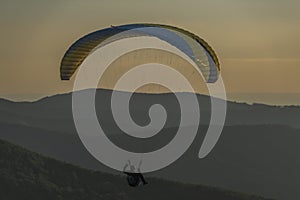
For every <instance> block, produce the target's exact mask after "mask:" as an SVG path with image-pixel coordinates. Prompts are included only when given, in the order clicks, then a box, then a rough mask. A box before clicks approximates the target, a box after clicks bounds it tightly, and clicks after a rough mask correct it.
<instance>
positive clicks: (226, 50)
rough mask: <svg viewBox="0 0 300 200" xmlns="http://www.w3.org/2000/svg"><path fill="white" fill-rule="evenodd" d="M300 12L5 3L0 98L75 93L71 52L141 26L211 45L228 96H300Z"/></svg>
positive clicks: (266, 3)
mask: <svg viewBox="0 0 300 200" xmlns="http://www.w3.org/2000/svg"><path fill="white" fill-rule="evenodd" d="M299 8H300V1H299V0H252V1H249V0H207V1H201V0H187V1H183V0H160V1H155V0H151V1H150V0H149V1H145V0H115V1H114V0H97V1H96V0H94V1H89V0H85V1H83V0H82V1H76V0H65V1H62V0H51V1H48V0H47V1H46V0H44V1H43V0H35V1H34V0H26V1H23V0H19V1H16V0H7V1H3V0H1V1H0V30H1V31H0V40H1V45H0V97H5V98H11V99H15V100H20V99H24V100H30V99H34V98H39V97H41V96H45V95H51V94H55V93H64V92H69V91H71V89H72V84H73V83H72V82H62V81H60V77H59V66H60V61H61V58H62V56H63V54H64V52H65V51H66V50H67V48H68V47H69V46H70V45H71V44H72V43H73V42H74V41H75V40H76V39H78V38H79V37H81V36H82V35H85V34H86V33H89V32H92V31H94V30H97V29H101V28H105V27H108V26H110V25H111V24H113V25H119V24H127V23H138V22H149V23H165V24H170V25H174V26H178V27H182V28H184V29H187V30H189V31H191V32H193V33H195V34H197V35H199V36H200V37H202V38H204V39H205V40H207V41H208V42H209V44H210V45H211V46H212V47H213V48H214V49H215V51H216V52H217V54H218V56H219V59H220V61H221V70H222V77H223V79H224V82H225V86H226V89H227V92H228V93H293V94H295V93H300V77H299V76H300V37H299V36H300V12H299ZM293 98H295V97H293ZM249 101H251V99H249ZM291 101H293V102H295V101H296V102H297V100H295V99H291ZM287 102H288V101H287ZM299 104H300V99H299Z"/></svg>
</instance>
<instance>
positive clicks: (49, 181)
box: [0, 140, 264, 200]
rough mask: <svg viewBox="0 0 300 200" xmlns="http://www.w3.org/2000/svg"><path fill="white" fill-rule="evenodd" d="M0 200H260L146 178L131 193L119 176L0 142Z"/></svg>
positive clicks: (223, 191)
mask: <svg viewBox="0 0 300 200" xmlns="http://www.w3.org/2000/svg"><path fill="white" fill-rule="evenodd" d="M0 180H1V182H0V199H5V200H21V199H31V200H35V199H45V200H48V199H49V200H54V199H60V200H67V199H70V200H76V199H78V200H85V199H87V200H92V199H103V200H106V199H107V200H112V199H118V200H122V199H124V200H125V199H128V200H129V199H130V200H135V199H145V200H147V199H149V200H150V199H151V200H152V199H157V200H159V199H184V198H187V199H203V200H211V199H218V200H264V198H261V197H257V196H251V195H245V194H241V193H236V192H230V191H226V190H222V189H218V188H212V187H206V186H196V185H191V184H180V183H176V182H170V181H164V180H159V179H154V178H150V179H149V182H150V184H148V185H147V186H141V187H139V188H135V189H132V188H130V187H129V186H127V184H126V182H125V178H124V177H122V176H116V175H110V174H106V173H101V172H97V171H89V170H85V169H82V168H79V167H76V166H73V165H70V164H66V163H62V162H59V161H57V160H54V159H50V158H46V157H43V156H41V155H39V154H37V153H33V152H30V151H27V150H25V149H23V148H21V147H18V146H15V145H12V144H10V143H7V142H4V141H2V140H0Z"/></svg>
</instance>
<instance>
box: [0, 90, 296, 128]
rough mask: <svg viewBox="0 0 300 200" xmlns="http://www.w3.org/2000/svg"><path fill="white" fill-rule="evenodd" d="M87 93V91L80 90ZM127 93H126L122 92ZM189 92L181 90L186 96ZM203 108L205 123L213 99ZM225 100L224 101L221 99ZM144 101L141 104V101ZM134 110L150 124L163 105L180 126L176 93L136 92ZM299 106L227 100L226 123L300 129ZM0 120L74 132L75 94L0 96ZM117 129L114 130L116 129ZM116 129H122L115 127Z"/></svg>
mask: <svg viewBox="0 0 300 200" xmlns="http://www.w3.org/2000/svg"><path fill="white" fill-rule="evenodd" d="M80 92H84V91H80ZM111 93H112V91H111V90H104V89H99V90H97V94H96V102H97V104H96V110H97V114H99V113H100V114H101V115H102V116H105V117H104V118H103V117H102V120H103V123H104V124H114V120H113V118H112V115H111V113H110V110H109V109H108V108H109V107H110V96H111ZM120 94H121V95H128V93H127V92H120ZM186 94H188V93H179V95H186ZM197 97H198V100H199V104H200V111H201V113H200V114H201V121H200V123H201V124H203V125H206V124H208V123H209V121H210V114H211V113H210V112H211V110H210V98H209V97H208V96H205V95H197ZM220 101H222V100H220ZM141 102H142V103H141ZM131 103H132V105H133V106H131V111H132V113H133V117H134V116H135V117H134V120H135V121H136V122H137V123H138V122H140V124H147V123H148V122H149V121H148V120H149V119H148V109H149V106H150V105H152V104H154V103H159V104H162V105H163V106H164V107H165V108H166V110H167V112H168V114H169V115H168V116H169V118H168V120H169V121H168V122H167V124H166V127H177V126H178V124H179V117H178V116H179V115H180V110H179V106H178V102H177V100H176V97H175V95H174V94H170V93H167V94H142V93H134V94H133V97H132V100H131ZM299 116H300V107H297V106H287V107H282V106H268V105H263V104H253V105H249V104H246V103H235V102H227V118H226V122H225V125H227V126H231V125H262V124H277V125H286V126H290V127H293V128H297V129H300V123H299V121H298V118H299ZM0 122H5V123H10V124H23V125H28V126H32V127H39V128H43V129H47V130H54V131H60V132H62V131H63V132H68V133H71V134H73V133H74V132H75V128H74V123H73V118H72V95H71V93H68V94H60V95H55V96H51V97H47V98H43V99H41V100H38V101H36V102H11V101H8V100H4V99H0ZM114 131H115V130H114ZM116 132H120V131H118V130H117V129H116Z"/></svg>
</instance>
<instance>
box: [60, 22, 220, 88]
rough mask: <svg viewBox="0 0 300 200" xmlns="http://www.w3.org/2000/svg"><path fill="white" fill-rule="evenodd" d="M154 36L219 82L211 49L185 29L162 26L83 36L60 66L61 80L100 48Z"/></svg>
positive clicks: (116, 29) (115, 29) (210, 79)
mask: <svg viewBox="0 0 300 200" xmlns="http://www.w3.org/2000/svg"><path fill="white" fill-rule="evenodd" d="M139 36H150V37H157V38H159V39H161V40H163V41H165V42H168V43H169V44H171V45H173V46H175V47H176V48H178V49H179V50H181V51H182V52H184V53H185V54H186V55H188V56H189V57H190V58H191V59H192V60H193V61H194V62H195V63H196V64H197V66H198V67H199V69H200V70H201V72H202V74H203V77H204V78H205V80H206V82H208V83H213V82H215V81H216V80H217V79H218V74H219V71H220V64H219V61H218V58H217V55H216V54H215V52H214V50H213V49H212V48H211V47H210V46H209V45H208V43H207V42H205V41H204V40H203V39H201V38H200V37H198V36H196V35H194V34H193V33H190V32H188V31H186V30H183V29H180V28H177V27H174V26H169V25H161V24H128V25H122V26H117V27H115V26H111V27H110V28H106V29H101V30H98V31H95V32H93V33H90V34H88V35H85V36H84V37H82V38H80V39H79V40H77V41H76V42H75V43H74V44H72V45H71V47H70V48H69V49H68V50H67V52H66V53H65V55H64V57H63V59H62V61H61V66H60V76H61V79H62V80H69V79H70V78H71V77H72V75H73V74H74V73H75V71H76V69H77V68H78V67H79V66H80V65H81V63H82V62H83V61H84V59H85V58H86V57H87V56H88V55H89V54H90V53H91V52H93V50H94V49H96V48H99V46H100V47H101V45H105V44H108V43H109V42H113V41H116V40H118V39H122V38H126V37H139Z"/></svg>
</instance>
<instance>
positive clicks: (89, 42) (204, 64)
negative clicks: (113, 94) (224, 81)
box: [60, 24, 223, 187]
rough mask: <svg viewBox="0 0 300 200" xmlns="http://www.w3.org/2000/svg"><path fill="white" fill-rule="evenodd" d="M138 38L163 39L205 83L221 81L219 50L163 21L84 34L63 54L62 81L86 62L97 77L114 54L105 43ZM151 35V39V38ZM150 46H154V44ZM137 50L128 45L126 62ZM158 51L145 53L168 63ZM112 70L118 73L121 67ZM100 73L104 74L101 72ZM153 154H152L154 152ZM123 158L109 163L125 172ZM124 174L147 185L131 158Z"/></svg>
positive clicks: (131, 183) (131, 181) (134, 183)
mask: <svg viewBox="0 0 300 200" xmlns="http://www.w3.org/2000/svg"><path fill="white" fill-rule="evenodd" d="M138 37H147V40H148V41H149V40H151V39H152V38H155V39H158V40H160V41H162V43H168V45H169V46H172V48H174V47H175V48H176V50H179V51H180V53H184V54H185V57H184V58H187V60H189V61H192V63H193V64H192V65H190V66H193V67H194V68H193V69H195V68H196V69H197V70H198V71H199V72H201V75H202V77H203V79H204V81H205V82H206V83H215V82H216V81H217V80H218V78H219V73H220V63H219V61H218V58H217V55H216V53H215V52H214V50H213V49H212V48H211V47H210V46H209V44H208V43H207V42H206V41H205V40H203V39H201V38H200V37H198V36H197V35H194V34H193V33H191V32H188V31H186V30H183V29H180V28H177V27H174V26H169V25H161V24H127V25H121V26H113V25H111V26H110V27H109V28H106V29H101V30H98V31H95V32H93V33H90V34H87V35H85V36H83V37H82V38H80V39H79V40H77V41H76V42H75V43H73V44H72V45H71V47H70V48H69V49H68V50H67V51H66V53H65V54H64V56H63V58H62V61H61V65H60V77H61V80H70V79H71V77H72V76H73V75H74V74H75V72H76V70H77V69H78V68H80V70H79V73H78V74H80V72H81V69H86V68H85V67H83V68H81V66H85V64H86V63H88V64H90V65H88V64H87V65H86V66H92V67H93V68H92V70H90V71H91V72H92V73H90V74H92V76H91V75H90V74H89V76H88V77H98V75H99V71H101V70H99V71H98V73H94V72H95V71H97V70H98V69H99V68H98V63H102V60H106V57H105V55H106V56H107V57H110V55H111V54H112V53H111V51H105V50H107V48H104V47H105V46H106V45H107V46H106V47H111V46H113V45H111V46H109V44H111V43H113V42H118V41H119V40H122V39H124V40H125V39H128V38H129V40H131V39H132V38H133V39H134V40H135V39H136V38H138ZM148 37H149V38H151V39H149V38H148ZM124 40H123V41H124ZM116 44H117V45H115V46H113V48H115V49H116V48H119V47H120V46H118V44H120V43H116ZM137 45H140V43H137ZM124 46H126V45H124ZM124 46H123V47H124ZM149 46H150V45H149ZM126 47H127V48H128V46H126ZM142 48H143V46H142V45H141V48H140V49H142ZM149 48H152V43H151V46H150V47H149ZM175 48H174V49H175ZM115 49H112V52H113V51H115ZM120 49H121V48H120ZM140 49H138V50H140ZM138 50H136V51H134V50H132V49H130V48H129V49H128V52H130V54H129V53H128V54H126V55H127V56H128V55H130V56H131V57H130V56H128V57H129V58H128V59H131V60H126V62H125V63H131V64H132V61H134V60H137V58H140V57H139V54H138V53H139V51H138ZM107 52H108V53H107ZM157 52H158V53H157ZM157 52H155V51H153V52H151V53H153V55H154V56H153V55H152V56H150V55H146V56H145V58H148V57H150V58H151V59H152V60H151V62H152V63H161V62H163V61H164V63H162V64H166V62H165V61H166V60H167V59H165V57H164V55H162V54H160V53H161V52H163V51H157ZM93 53H94V54H93ZM89 55H90V57H88V56H89ZM103 55H104V56H103ZM116 55H118V56H119V54H116ZM169 55H170V56H169V57H168V59H169V60H168V61H170V62H173V63H176V60H175V59H176V58H177V57H175V56H174V54H169ZM93 56H94V57H93ZM120 57H121V55H120ZM86 58H87V59H86ZM91 58H97V59H96V60H97V62H94V60H93V62H90V63H89V62H88V61H92V59H91ZM122 58H123V57H122ZM172 59H174V60H172ZM107 60H108V59H107ZM160 61H161V62H160ZM185 61H186V60H185ZM189 63H191V62H189ZM106 64H107V65H105V67H106V66H109V64H110V63H108V62H107V63H106ZM87 68H88V67H87ZM152 69H153V68H151V70H152ZM183 69H184V70H185V69H186V68H185V65H183ZM103 71H104V70H103ZM113 72H117V73H119V68H118V69H117V70H115V71H113ZM93 73H94V74H93ZM100 74H102V71H101V73H100ZM111 74H113V75H114V74H116V73H111ZM77 77H78V76H77ZM77 77H76V79H77ZM79 77H80V78H81V77H82V76H79ZM108 77H109V78H111V77H112V76H108ZM85 78H86V80H88V81H87V83H88V84H91V83H94V82H95V83H96V81H90V80H94V79H90V78H87V76H86V77H85ZM80 80H81V79H80ZM98 80H99V79H98ZM75 83H76V81H75ZM77 83H79V82H77ZM113 83H115V82H113ZM74 85H75V86H78V85H76V84H74ZM88 86H90V85H88ZM82 88H84V87H81V86H80V87H79V89H82ZM95 88H97V87H95ZM78 94H79V93H78ZM89 94H93V95H90V96H91V97H93V96H94V91H91V92H90V93H89ZM90 96H89V97H90ZM77 97H81V96H80V95H78V96H76V95H74V96H73V101H74V100H75V101H74V102H79V101H77V100H79V99H80V98H77ZM91 99H92V98H91ZM81 100H82V99H80V102H84V103H85V102H89V103H90V104H91V105H93V103H94V100H91V101H81ZM91 102H92V103H91ZM195 102H197V101H195ZM213 104H214V101H213V100H212V107H213ZM74 105H76V104H75V103H74V104H73V106H74ZM118 105H119V104H118ZM189 105H192V107H193V108H196V107H197V106H196V104H190V102H189ZM194 105H195V106H194ZM73 108H74V107H73ZM76 108H77V107H76ZM78 108H79V107H78ZM222 108H223V107H222ZM93 109H94V107H93ZM212 110H213V109H212ZM80 111H81V110H80ZM93 111H94V110H93ZM78 113H79V114H81V112H75V114H78ZM195 113H196V112H195ZM88 114H89V113H88ZM76 116H77V115H76ZM93 116H94V115H93ZM95 116H96V115H95ZM212 116H213V114H212ZM222 117H223V115H221V118H222ZM127 118H128V117H127ZM77 119H79V118H77ZM193 119H194V118H193ZM195 119H196V118H195ZM222 119H223V118H222ZM95 121H97V120H95ZM195 121H197V122H198V121H199V120H195ZM212 121H213V120H212ZM218 122H222V120H219V121H218ZM216 124H218V123H216ZM79 125H81V124H80V123H79ZM85 127H89V126H85ZM97 127H98V126H97ZM195 127H196V126H195ZM84 130H85V131H84V132H83V135H84V134H85V132H86V131H89V130H88V129H84ZM208 130H210V129H208ZM100 132H101V131H100ZM214 132H217V136H219V132H218V130H216V129H214ZM95 133H96V132H95ZM97 133H98V132H97ZM137 133H140V132H137ZM93 134H94V133H93ZM193 134H194V133H193ZM193 134H190V135H191V137H194V135H193ZM195 134H196V131H195ZM91 135H92V134H91ZM94 135H95V136H97V137H99V135H97V134H94ZM94 135H93V136H94ZM181 135H183V134H181ZM211 135H212V134H208V135H207V136H206V137H205V139H206V140H207V138H208V139H209V141H213V142H209V143H207V144H206V143H204V144H206V145H203V146H204V147H205V148H204V150H205V153H206V152H209V150H210V149H211V148H212V147H213V146H214V144H215V142H216V141H217V139H218V137H215V135H213V137H214V138H213V140H211V137H212V136H211ZM100 137H102V138H106V137H105V134H104V133H103V134H102V132H101V135H100ZM182 137H184V136H182ZM82 138H85V136H83V137H82ZM181 139H182V138H181ZM181 139H177V141H180V142H181V141H182V140H181ZM86 141H88V140H86ZM86 141H85V142H86ZM99 141H106V140H99ZM189 141H190V140H186V142H185V144H188V143H189ZM191 141H192V140H191ZM106 143H108V141H106ZM173 144H175V143H171V145H173ZM87 146H88V145H87ZM102 146H103V145H102ZM183 146H184V147H185V145H183ZM108 147H109V148H110V147H114V146H113V145H111V146H108ZM171 147H172V146H171ZM176 147H177V146H176ZM91 149H92V148H91ZM169 149H174V148H169ZM169 149H168V151H169ZM88 150H90V149H88ZM168 151H165V152H168ZM90 152H92V151H90ZM102 152H103V151H101V152H100V153H98V154H95V155H96V157H97V158H98V155H100V156H99V158H102V157H101V156H102V155H104V154H103V153H102ZM108 152H114V153H115V154H116V155H124V154H125V153H124V151H123V150H120V149H117V151H108ZM120 152H121V153H120ZM123 153H124V154H123ZM180 154H181V152H179V153H176V154H174V155H175V156H172V157H170V159H169V160H170V162H172V161H174V160H175V159H177V156H180ZM93 155H94V154H93ZM129 155H131V154H129ZM149 155H150V154H148V157H149ZM167 155H169V154H167ZM199 155H200V154H199ZM201 155H202V154H201ZM133 156H136V154H134V155H133ZM150 156H152V154H151V155H150ZM116 157H117V156H111V155H110V154H109V157H105V159H107V158H113V159H115V158H116ZM129 157H130V156H127V155H126V154H125V158H126V159H127V158H129ZM123 158H124V156H123ZM123 158H122V159H123ZM100 160H101V159H100ZM120 160H121V159H118V161H117V162H108V164H109V166H110V164H111V163H113V164H114V166H113V167H112V168H114V169H116V170H118V171H122V167H123V162H124V161H123V160H122V161H120ZM145 160H146V161H147V159H145ZM145 160H144V161H145ZM153 160H157V159H153ZM169 160H168V162H169ZM159 161H161V160H159ZM168 162H165V163H163V164H162V165H164V166H167V165H168V164H169V163H168ZM146 163H147V162H146ZM157 163H158V162H157ZM157 163H156V164H155V165H154V166H155V167H156V166H158V167H156V168H160V167H161V166H160V163H159V164H157ZM140 164H141V163H140ZM148 164H149V163H148ZM148 164H146V165H145V166H146V167H145V168H143V169H142V170H143V172H150V171H152V169H151V168H149V167H148V166H150V165H148ZM151 164H152V163H151ZM110 167H111V166H110ZM128 167H129V169H128ZM151 167H152V166H151ZM123 173H125V174H126V175H127V182H128V184H129V186H132V187H136V186H138V185H139V184H140V183H141V182H142V183H143V184H144V185H145V184H147V182H146V180H145V178H144V176H143V175H142V173H141V170H140V165H139V167H138V168H137V171H135V167H134V166H133V165H132V164H131V163H130V161H128V163H127V164H125V166H124V168H123Z"/></svg>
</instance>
